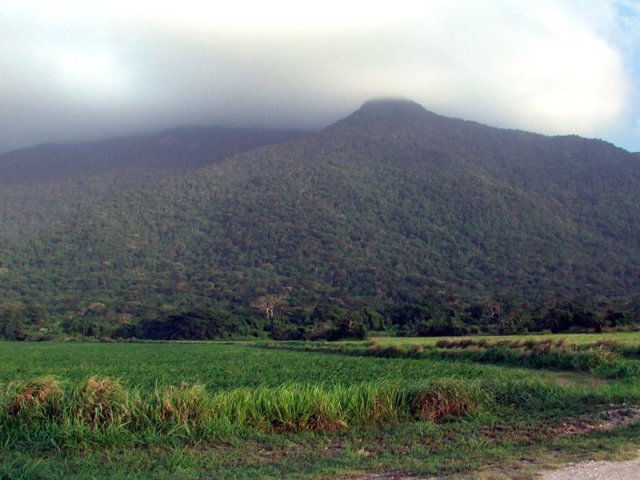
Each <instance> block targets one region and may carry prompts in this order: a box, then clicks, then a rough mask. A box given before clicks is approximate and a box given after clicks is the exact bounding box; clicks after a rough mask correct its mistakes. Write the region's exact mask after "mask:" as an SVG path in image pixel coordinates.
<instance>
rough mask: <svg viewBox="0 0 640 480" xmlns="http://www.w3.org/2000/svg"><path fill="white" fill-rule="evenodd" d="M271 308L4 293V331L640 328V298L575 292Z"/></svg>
mask: <svg viewBox="0 0 640 480" xmlns="http://www.w3.org/2000/svg"><path fill="white" fill-rule="evenodd" d="M261 305H262V306H264V305H263V304H261ZM267 311H268V312H270V313H268V314H265V312H264V311H262V310H259V309H258V308H256V306H255V305H254V306H253V307H247V308H238V309H235V310H229V309H223V308H217V307H215V306H205V307H199V308H189V309H184V310H177V309H173V310H172V309H169V310H166V311H165V310H162V309H161V308H158V309H154V308H151V307H149V306H146V307H144V308H142V307H141V310H140V311H139V312H137V315H135V316H133V315H129V314H126V315H123V314H121V313H118V312H113V311H109V309H108V308H107V307H106V306H105V305H104V304H100V303H94V304H91V305H89V306H88V307H87V308H84V309H80V310H77V311H75V312H67V313H66V314H65V315H64V316H63V317H56V316H52V315H49V314H48V313H47V312H46V311H45V310H44V309H42V308H40V307H38V306H34V305H24V304H22V303H20V302H16V301H5V302H0V338H4V339H9V340H46V339H55V338H62V337H74V336H75V337H87V338H116V339H117V338H121V339H134V338H135V339H151V340H204V339H223V338H249V337H260V338H271V339H275V340H341V339H363V338H365V337H366V336H367V335H368V334H371V333H375V334H386V335H394V336H456V335H475V334H496V335H497V334H519V333H530V332H550V333H565V332H602V331H612V330H635V329H640V301H639V300H635V301H627V302H624V303H616V302H611V301H607V300H599V301H595V302H594V301H592V302H589V301H586V300H580V299H577V300H575V299H574V300H571V301H558V302H554V303H547V304H544V305H532V304H530V303H527V302H523V301H516V300H513V299H509V298H496V299H491V300H489V301H484V302H472V303H464V302H461V301H460V300H456V299H445V298H440V297H428V298H424V299H423V300H422V301H420V302H413V303H405V304H400V305H391V306H386V307H382V308H380V307H373V306H367V305H365V306H359V307H349V306H346V305H344V304H342V303H341V301H340V300H339V299H333V300H332V301H325V302H322V303H319V304H317V305H315V306H313V307H312V308H305V307H303V306H295V305H294V306H290V307H289V308H285V307H283V306H281V307H280V308H276V309H274V310H269V309H267Z"/></svg>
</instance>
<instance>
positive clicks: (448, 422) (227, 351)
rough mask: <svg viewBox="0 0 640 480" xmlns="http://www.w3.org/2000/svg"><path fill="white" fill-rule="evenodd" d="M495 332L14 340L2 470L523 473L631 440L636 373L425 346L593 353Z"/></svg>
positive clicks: (3, 391) (2, 372) (2, 383)
mask: <svg viewBox="0 0 640 480" xmlns="http://www.w3.org/2000/svg"><path fill="white" fill-rule="evenodd" d="M616 338H619V339H620V341H619V342H617V343H616V342H612V341H611V340H608V341H606V342H602V343H601V344H598V345H599V348H602V349H603V350H607V351H609V352H611V353H613V352H618V354H619V355H620V357H616V356H613V355H610V356H604V355H603V356H602V357H601V362H602V363H601V364H602V365H606V364H607V363H615V362H620V361H627V362H629V363H630V364H633V365H635V364H636V363H637V362H640V360H638V359H637V358H636V357H635V356H634V353H633V352H634V349H635V350H636V351H637V349H638V348H639V346H638V343H637V342H635V343H634V341H632V340H631V338H633V336H632V335H626V336H624V335H616ZM438 342H439V346H436V343H438ZM500 342H502V341H501V340H499V339H497V340H494V344H489V343H488V342H487V341H475V343H474V341H468V340H460V339H441V340H436V339H427V340H425V341H423V344H424V345H418V346H419V347H420V348H421V349H422V350H420V349H416V348H415V345H414V346H411V345H410V342H405V344H406V345H408V346H407V347H402V346H401V345H403V344H402V343H399V342H397V345H399V346H398V347H394V348H395V350H392V349H389V350H388V352H387V354H385V355H384V356H381V355H378V354H375V355H374V354H372V352H373V350H374V349H375V348H376V347H375V346H374V345H372V344H371V343H370V342H369V343H367V342H353V341H352V342H346V343H335V342H332V343H325V344H322V343H318V342H309V343H304V342H298V343H296V342H288V343H273V345H271V346H272V347H278V349H273V348H270V349H265V348H256V347H263V346H264V344H255V345H252V344H249V343H234V342H228V343H202V342H201V343H192V342H184V343H175V342H173V343H141V344H140V343H138V344H135V343H126V344H123V343H92V344H89V343H65V344H62V343H49V342H44V343H6V342H5V343H3V344H2V348H1V349H0V387H1V388H0V438H2V439H3V442H2V444H1V446H0V477H2V478H63V477H64V478H78V479H79V478H149V477H153V478H175V477H180V478H193V479H196V478H202V477H203V476H207V477H213V478H282V477H291V478H304V477H309V478H316V477H318V476H349V475H354V474H357V473H363V472H402V473H403V474H404V473H406V474H408V475H412V474H415V475H433V474H437V475H442V474H446V473H461V472H469V471H476V470H484V471H485V474H486V475H487V476H488V477H490V478H500V475H503V476H504V477H505V478H526V476H527V475H528V473H527V471H526V470H521V469H522V468H523V466H522V464H521V463H520V462H521V461H522V460H525V463H527V462H529V468H540V466H539V465H537V466H536V464H535V463H530V462H531V461H533V460H535V461H539V460H540V458H543V459H546V460H547V461H549V460H553V459H554V458H557V456H558V455H561V457H559V458H560V459H566V458H572V459H573V458H575V459H578V458H581V456H584V455H593V454H594V453H595V452H597V454H599V455H602V454H603V453H604V454H605V455H606V454H608V455H613V454H620V453H623V452H625V451H630V450H633V449H634V448H637V447H634V445H636V443H635V439H636V438H637V434H638V433H639V431H638V423H637V422H638V420H640V414H639V412H640V410H638V409H637V408H636V405H637V404H638V402H640V390H639V389H638V386H637V385H638V382H637V379H638V370H637V368H635V369H629V370H628V371H627V372H626V376H625V377H624V378H617V377H615V378H614V377H612V378H611V379H610V380H605V379H603V378H602V377H600V376H599V375H598V374H596V373H594V372H596V370H597V369H592V370H590V371H591V372H592V373H586V372H585V371H584V369H582V370H576V369H574V368H572V367H571V365H568V364H566V363H565V362H564V360H563V358H562V357H561V356H556V357H554V358H555V359H556V360H557V361H558V362H559V363H558V364H557V365H552V364H551V363H549V364H547V365H528V366H529V367H535V368H536V369H537V371H536V374H535V375H531V374H530V370H527V369H522V368H517V367H515V366H514V365H515V364H516V363H517V362H503V361H502V360H501V359H499V358H497V357H496V358H495V362H498V363H502V365H494V364H492V363H493V362H489V360H488V359H486V358H476V357H473V356H468V357H464V356H456V355H442V356H440V357H438V356H435V355H432V356H424V355H422V353H423V352H428V351H429V350H430V349H434V350H435V349H438V350H442V351H446V352H453V351H473V350H474V349H479V348H494V347H495V346H496V345H499V346H500V348H503V349H504V350H505V351H506V350H509V349H514V350H517V351H520V350H522V351H521V352H520V353H522V354H523V355H524V354H525V353H526V350H532V349H540V348H542V347H543V346H545V345H549V346H550V347H549V348H550V351H553V350H554V349H556V348H564V349H566V350H567V352H578V351H589V350H590V349H593V348H597V346H596V344H595V343H593V342H592V343H591V345H584V344H581V345H574V344H573V343H572V342H571V341H570V340H569V341H565V342H563V343H558V342H557V341H556V340H555V338H552V339H547V338H540V339H538V341H537V342H533V343H527V341H522V342H520V343H516V342H515V341H513V340H505V341H504V342H502V343H500ZM282 347H286V348H289V350H282ZM382 347H383V346H381V347H380V348H382ZM384 348H386V347H384ZM321 349H322V350H321ZM329 349H332V350H329ZM316 350H318V351H316ZM392 351H395V352H396V353H394V354H392V353H391V352H392ZM410 352H413V353H410ZM514 358H515V357H514ZM523 365H524V364H523ZM550 369H551V370H550ZM563 369H564V370H567V371H560V370H563ZM114 372H117V376H118V377H119V379H116V378H115V376H116V375H114ZM514 468H515V470H514Z"/></svg>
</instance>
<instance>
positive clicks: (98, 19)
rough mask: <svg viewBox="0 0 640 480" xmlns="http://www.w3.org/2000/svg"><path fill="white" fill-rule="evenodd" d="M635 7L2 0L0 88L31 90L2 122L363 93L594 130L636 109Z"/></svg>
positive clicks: (248, 106)
mask: <svg viewBox="0 0 640 480" xmlns="http://www.w3.org/2000/svg"><path fill="white" fill-rule="evenodd" d="M310 5H311V6H310ZM639 8H640V7H639V6H638V3H637V2H631V1H628V0H591V1H590V2H588V5H587V4H586V3H584V2H572V1H569V0H538V1H536V2H530V1H524V0H486V1H482V2H479V1H470V0H431V1H429V2H424V1H408V0H396V1H395V2H388V1H384V2H382V1H373V2H372V1H369V2H361V1H351V2H349V1H344V0H342V1H335V0H326V1H325V2H319V3H314V4H310V3H309V2H300V1H295V2H294V1H291V0H288V1H283V0H273V1H271V2H256V1H247V0H244V1H239V2H233V3H231V2H224V3H223V2H207V1H195V0H183V1H181V2H167V1H153V2H151V1H136V2H130V1H128V2H124V1H120V0H112V1H110V2H106V1H100V2H99V1H91V0H85V1H73V0H69V1H61V2H49V1H44V0H20V1H5V2H4V6H3V4H2V2H1V0H0V18H4V21H3V20H0V54H1V55H0V68H2V70H3V72H6V74H5V75H4V77H2V78H0V92H4V97H5V98H11V97H15V96H16V94H17V95H18V96H25V95H30V96H31V98H34V99H37V100H38V101H37V102H36V101H34V102H32V103H30V102H29V101H28V100H25V99H21V100H20V101H13V102H9V103H8V108H7V109H5V110H7V112H6V113H5V117H4V118H5V120H4V122H8V121H9V119H10V117H11V115H12V114H13V115H16V116H20V115H22V116H23V117H24V116H25V115H26V116H28V114H29V112H30V111H33V112H43V111H44V110H46V109H47V108H48V106H50V108H56V109H60V108H62V111H61V112H60V114H59V115H58V117H59V119H58V122H57V124H58V125H57V129H58V130H60V129H63V126H65V125H66V127H65V128H69V129H70V130H73V126H74V125H75V124H77V123H78V120H77V119H76V116H77V112H78V111H79V110H81V111H85V110H86V111H87V112H94V113H95V112H101V111H107V112H108V115H107V118H113V119H114V121H113V124H110V123H109V122H108V121H105V115H98V116H97V117H96V118H100V120H99V121H98V120H96V121H95V124H96V125H103V127H102V128H104V129H105V130H104V131H105V134H107V133H110V132H111V131H112V130H113V131H115V130H117V129H118V128H123V126H126V127H127V128H132V126H134V125H135V124H136V122H145V123H144V125H145V127H148V126H149V118H153V119H154V120H153V121H154V122H156V123H157V124H158V125H161V124H175V123H177V122H183V121H184V122H201V121H226V122H227V123H229V122H235V123H238V122H242V121H243V119H246V118H248V120H245V121H248V122H250V123H251V122H253V123H269V122H271V123H276V124H286V123H290V124H296V125H305V124H306V125H310V124H315V125H316V126H320V124H322V123H323V122H329V121H331V120H335V119H337V117H338V116H340V115H343V114H346V113H348V112H349V111H350V110H352V109H353V108H356V107H357V106H358V104H359V103H360V102H362V101H364V100H366V99H367V98H369V97H371V96H376V95H402V96H406V97H410V98H413V99H415V100H417V101H418V102H420V103H422V104H423V105H425V106H426V107H427V108H432V109H434V110H436V111H439V112H441V113H444V114H453V115H457V116H461V117H467V118H474V119H477V120H479V121H484V122H488V123H492V124H497V125H502V126H512V127H518V128H525V129H530V130H535V131H541V132H545V133H580V134H587V135H598V134H599V133H600V132H603V131H605V130H607V129H609V130H610V129H611V126H612V125H617V124H621V123H623V122H624V119H625V118H628V117H629V115H631V114H632V113H633V112H630V108H629V105H630V103H631V102H630V100H629V98H630V96H631V95H632V87H633V84H632V78H631V74H630V72H629V69H630V68H632V67H631V66H632V65H633V62H630V61H629V60H628V56H629V52H630V51H632V49H633V48H637V42H636V40H635V38H637V37H634V35H636V34H637V31H636V30H634V29H633V28H631V26H630V25H636V24H632V22H637V21H638V18H640V12H638V9H639ZM622 9H624V11H625V12H627V15H624V16H623V15H621V11H622ZM3 10H4V11H3ZM634 11H635V12H636V14H635V16H634V15H633V14H629V12H632V13H633V12H634ZM622 24H624V25H626V27H625V28H621V25H622ZM625 32H626V33H625ZM625 55H627V58H626V59H625ZM0 95H2V93H0ZM61 98H64V99H65V102H61V100H60V99H61ZM36 103H37V105H36ZM61 103H67V104H68V107H67V110H66V111H65V108H64V107H63V106H61ZM30 109H31V110H30ZM83 109H84V110H83ZM118 109H120V116H121V117H123V118H124V117H126V119H127V122H122V121H118V120H117V118H118V115H119V114H118V111H119V110H118ZM96 114H97V113H96ZM636 116H637V112H636ZM83 117H85V118H84V119H83V120H82V123H83V124H85V125H86V115H83ZM2 121H3V120H0V127H2V126H3V124H2ZM45 123H46V122H44V123H43V125H44V124H45ZM96 128H98V127H96ZM0 130H1V129H0ZM13 131H15V129H14V130H13ZM98 133H99V128H98V130H96V134H98ZM29 135H36V133H30V134H29ZM33 138H34V141H37V138H36V137H35V136H34V137H33ZM7 141H8V140H7V139H2V138H0V145H1V144H2V142H7ZM0 148H1V147H0Z"/></svg>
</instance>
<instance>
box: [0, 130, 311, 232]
mask: <svg viewBox="0 0 640 480" xmlns="http://www.w3.org/2000/svg"><path fill="white" fill-rule="evenodd" d="M304 134H305V132H302V131H294V130H260V129H251V128H244V129H243V128H223V127H190V128H179V129H172V130H167V131H165V132H162V133H159V134H153V135H142V136H136V137H123V138H113V139H109V140H102V141H96V142H86V143H77V144H66V145H41V146H38V147H33V148H26V149H21V150H16V151H13V152H9V153H6V154H4V155H2V156H0V244H6V243H7V242H9V241H22V240H23V239H24V237H25V236H26V235H30V234H32V233H34V232H36V231H41V230H42V229H43V228H46V227H47V226H49V225H51V224H52V223H55V222H57V221H60V220H63V219H65V218H70V217H71V216H73V215H75V214H77V213H79V212H81V211H82V210H83V209H85V208H87V207H88V206H90V205H92V204H94V203H96V202H99V201H100V200H102V199H105V198H108V197H110V196H112V195H115V194H118V193H120V192H123V191H125V190H127V189H129V188H132V187H136V186H141V185H145V184H150V183H153V182H156V181H158V180H161V179H164V178H167V177H170V176H172V175H177V174H180V173H184V172H186V171H188V170H192V169H195V168H199V167H202V166H205V165H209V164H213V163H216V162H219V161H221V160H222V159H224V158H226V157H228V156H230V155H233V154H236V153H240V152H245V151H248V150H252V149H254V148H257V147H260V146H263V145H268V144H272V143H279V142H282V141H286V140H291V139H293V138H298V137H300V136H302V135H304Z"/></svg>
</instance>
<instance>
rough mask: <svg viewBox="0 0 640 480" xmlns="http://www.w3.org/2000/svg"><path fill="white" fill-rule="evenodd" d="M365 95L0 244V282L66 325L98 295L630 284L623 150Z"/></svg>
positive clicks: (599, 288) (633, 243)
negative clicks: (297, 127) (306, 128)
mask: <svg viewBox="0 0 640 480" xmlns="http://www.w3.org/2000/svg"><path fill="white" fill-rule="evenodd" d="M379 107H380V104H377V106H376V105H373V106H372V105H369V106H367V107H366V109H365V111H364V112H360V114H357V113H358V112H355V113H354V115H355V116H356V117H355V118H356V121H355V122H353V118H354V116H353V115H352V116H349V117H347V118H346V119H344V120H341V121H338V122H336V123H335V124H333V125H332V126H330V127H328V128H326V129H324V130H323V131H321V132H319V133H314V134H310V135H307V136H305V137H303V138H300V139H297V140H293V141H290V142H287V143H280V144H275V145H271V146H265V147H262V148H259V149H255V150H252V151H249V152H245V153H241V154H238V155H234V156H231V157H227V158H226V159H225V160H224V161H223V162H220V163H217V164H214V165H209V166H205V167H203V168H200V169H197V170H193V171H191V172H187V173H185V174H184V175H181V176H179V177H173V178H169V179H166V180H164V181H162V182H161V183H159V184H157V185H150V186H146V187H144V188H139V189H132V190H130V191H127V193H126V194H125V195H120V196H118V197H114V198H111V199H107V200H105V201H103V202H102V203H101V204H99V205H94V206H92V207H91V208H90V209H89V210H88V211H87V212H85V213H84V214H83V215H81V216H77V217H76V218H75V219H74V220H73V221H70V222H67V223H66V224H64V225H62V226H60V227H58V228H57V229H55V230H52V231H49V232H48V233H47V234H46V235H41V236H40V237H39V238H37V239H34V240H32V241H30V242H29V245H28V246H26V247H25V248H23V249H21V250H17V251H15V252H12V253H11V254H9V255H7V256H5V257H4V260H3V261H2V262H3V265H5V268H6V269H7V272H6V273H5V274H4V275H3V276H2V277H0V278H2V281H3V282H4V283H3V287H4V288H5V292H7V295H8V296H10V297H12V298H14V299H15V300H16V301H21V302H27V299H29V300H28V301H29V302H33V303H35V304H37V305H41V306H44V307H43V308H45V309H47V310H48V311H51V312H52V313H51V314H52V315H53V316H57V317H60V316H62V317H64V316H65V315H66V316H67V317H69V318H77V319H78V320H77V321H82V319H83V318H85V314H83V315H80V314H78V313H77V312H78V311H82V312H86V311H87V308H89V306H90V305H94V304H100V305H103V308H104V310H103V311H102V313H100V315H102V317H101V318H110V319H112V321H113V322H116V323H118V322H121V321H123V320H122V318H129V317H131V318H133V319H138V320H141V319H144V318H161V317H163V316H166V315H169V314H171V312H174V313H175V312H176V311H187V310H189V309H194V308H202V307H207V308H215V309H220V310H222V311H226V312H233V314H234V315H236V316H239V317H242V318H246V319H250V318H255V317H256V316H257V317H259V315H260V313H259V311H257V309H256V308H255V304H256V302H257V301H258V299H260V298H262V297H265V296H276V297H279V298H280V297H282V298H286V304H287V309H286V311H287V313H286V317H287V318H292V315H302V316H304V315H307V316H308V315H311V313H310V312H311V311H312V310H313V309H314V308H317V307H318V306H319V305H322V304H324V303H327V302H328V303H331V304H336V305H340V306H343V307H345V308H350V309H355V308H365V307H368V308H369V307H370V308H373V309H375V310H376V311H378V312H380V314H381V315H384V312H385V311H388V309H389V308H392V307H393V306H398V305H403V304H411V303H415V302H419V301H421V299H423V298H427V297H430V296H438V297H441V298H444V299H458V300H456V301H459V300H460V299H463V300H464V301H466V302H474V301H480V302H487V301H489V300H490V299H492V298H497V297H501V296H506V297H511V298H519V299H522V300H526V301H530V302H534V303H537V304H540V305H542V304H545V302H550V301H557V300H561V299H574V298H578V297H589V298H594V299H596V298H610V299H621V298H625V297H627V296H632V295H633V294H634V292H637V291H638V288H639V287H640V285H639V279H640V259H639V258H638V256H637V251H638V248H640V230H639V228H640V227H639V226H638V225H637V222H635V219H636V218H638V216H639V215H640V206H639V205H640V202H638V191H640V188H639V187H640V165H639V164H638V162H637V159H636V157H635V156H633V155H632V154H630V153H628V152H625V151H623V150H620V149H617V148H613V147H612V146H610V145H608V144H606V143H605V142H601V141H598V140H589V139H581V138H579V137H573V136H569V137H545V136H541V135H538V134H529V133H526V132H517V131H509V130H499V129H494V128H492V127H486V126H482V125H479V124H475V123H473V122H467V121H463V120H457V119H448V118H446V117H440V116H438V115H436V114H430V113H428V112H427V114H426V115H425V114H424V113H422V110H420V109H422V107H420V108H419V109H418V108H417V107H415V106H413V105H411V104H410V106H409V109H410V112H411V113H410V114H409V116H408V117H405V120H404V121H395V120H394V121H391V122H389V121H388V119H389V115H388V113H389V112H388V111H383V112H380V111H379V110H378V111H376V108H379ZM384 107H385V108H388V107H389V105H388V104H385V105H384ZM405 107H406V105H404V104H403V106H402V108H400V112H399V111H398V108H397V105H396V106H394V107H393V108H392V110H393V111H392V112H391V118H396V117H397V115H398V114H401V115H402V109H403V108H405ZM372 108H373V111H372ZM425 112H426V111H425ZM364 118H371V120H370V121H366V122H365V121H364V120H363V119H364ZM423 118H426V120H421V119H423ZM349 119H350V120H349ZM347 120H349V121H347ZM34 279H37V282H35V283H37V284H38V287H37V288H34V287H33V286H32V284H33V283H34ZM54 298H55V299H56V300H55V302H54V301H52V299H54ZM301 312H306V313H301ZM123 315H125V317H122V316H123ZM283 315H284V314H283ZM127 316H129V317H127ZM296 318H297V317H296ZM305 318H306V317H305ZM85 320H86V319H85ZM254 321H255V320H247V322H249V324H250V323H251V322H254Z"/></svg>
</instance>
